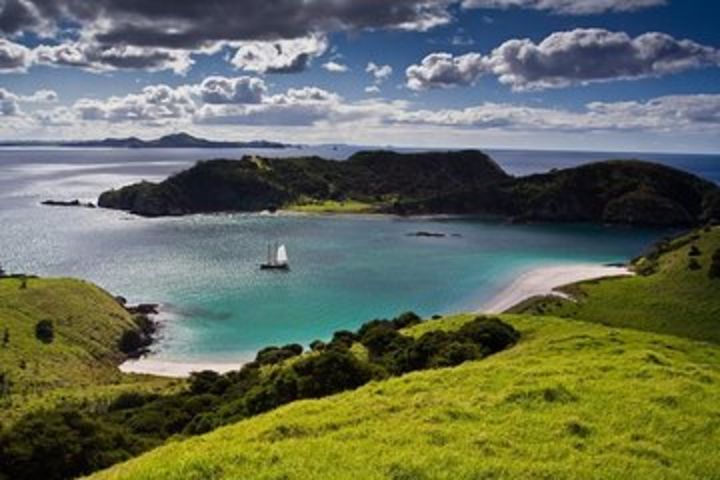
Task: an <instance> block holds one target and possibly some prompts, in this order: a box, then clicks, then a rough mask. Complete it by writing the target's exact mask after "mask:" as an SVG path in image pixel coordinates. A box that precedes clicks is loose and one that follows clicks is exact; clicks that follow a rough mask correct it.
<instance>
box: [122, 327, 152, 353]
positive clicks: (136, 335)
mask: <svg viewBox="0 0 720 480" xmlns="http://www.w3.org/2000/svg"><path fill="white" fill-rule="evenodd" d="M147 343H148V341H147V339H146V338H145V336H144V335H142V334H141V333H140V332H139V331H137V330H126V331H125V332H123V334H122V336H121V337H120V340H119V341H118V348H119V349H120V351H121V352H122V353H124V354H126V355H130V354H134V353H138V352H139V351H141V350H142V349H143V347H145V346H146V345H147Z"/></svg>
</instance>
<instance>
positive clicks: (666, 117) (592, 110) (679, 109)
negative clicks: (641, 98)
mask: <svg viewBox="0 0 720 480" xmlns="http://www.w3.org/2000/svg"><path fill="white" fill-rule="evenodd" d="M391 122H393V123H400V124H411V125H433V126H441V127H459V128H472V129H502V130H521V131H564V132H589V131H622V132H626V131H630V130H640V131H656V132H671V131H672V132H676V131H687V132H695V133H697V132H701V131H716V132H718V133H720V95H717V94H698V95H673V96H664V97H658V98H654V99H651V100H648V101H646V102H634V101H631V102H593V103H589V104H587V105H586V106H585V109H584V110H583V111H579V112H577V111H571V110H565V109H553V108H545V107H534V106H525V105H513V104H507V103H491V102H488V103H483V104H481V105H476V106H472V107H468V108H463V109H440V110H416V111H408V110H406V111H401V112H397V114H396V115H394V116H393V118H392V119H391Z"/></svg>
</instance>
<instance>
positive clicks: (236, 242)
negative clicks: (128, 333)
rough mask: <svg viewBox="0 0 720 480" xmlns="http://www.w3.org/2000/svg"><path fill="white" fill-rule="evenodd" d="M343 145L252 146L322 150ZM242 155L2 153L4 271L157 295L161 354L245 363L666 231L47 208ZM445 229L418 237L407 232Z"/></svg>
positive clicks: (519, 156)
mask: <svg viewBox="0 0 720 480" xmlns="http://www.w3.org/2000/svg"><path fill="white" fill-rule="evenodd" d="M352 151H353V149H351V148H349V147H332V146H326V147H318V148H304V149H302V150H296V149H286V150H262V151H255V153H260V154H263V155H268V156H279V155H284V156H287V155H297V154H319V155H323V156H326V157H332V158H336V159H342V158H345V157H346V156H347V155H349V154H350V153H352ZM244 153H248V151H247V150H187V149H182V150H172V149H168V150H122V149H118V150H100V149H97V150H96V149H81V150H75V149H0V265H2V266H3V267H4V268H5V269H6V270H9V271H15V272H26V273H34V274H38V275H48V276H72V277H80V278H85V279H88V280H91V281H93V282H96V283H98V284H99V285H101V286H102V287H104V288H106V289H107V290H109V291H110V292H112V293H113V294H116V295H123V296H125V297H127V298H128V299H129V300H130V301H131V302H158V303H161V304H163V308H164V310H165V318H167V322H166V324H165V326H164V328H163V331H162V340H161V341H160V342H159V344H157V345H156V347H155V348H156V352H155V355H156V358H157V359H159V360H166V361H183V362H192V361H197V362H219V361H235V360H237V361H240V360H246V359H248V358H250V357H251V356H252V352H254V351H255V350H257V349H258V348H260V347H263V346H266V345H270V344H283V343H287V342H300V343H308V342H309V341H311V340H313V339H315V338H321V339H326V338H328V336H330V335H331V334H332V332H333V331H335V330H338V329H343V328H354V327H357V326H358V325H359V324H360V323H362V322H364V321H367V320H369V319H373V318H378V317H387V316H394V315H396V314H398V313H400V312H403V311H406V310H414V311H416V312H418V313H419V314H422V315H431V314H435V313H449V312H457V311H466V310H473V309H477V308H478V307H480V306H481V305H482V304H483V303H484V302H487V301H488V300H490V299H491V298H492V297H493V296H494V295H495V294H496V293H497V292H499V291H500V290H502V289H503V288H504V287H506V286H507V285H508V284H509V283H510V282H511V281H512V279H513V278H515V277H516V276H517V275H519V274H521V273H523V272H526V271H528V270H530V269H533V268H537V267H541V266H548V265H559V264H571V263H597V264H601V263H608V262H622V261H626V260H628V259H629V258H630V257H632V256H634V255H637V254H639V253H641V252H642V251H643V249H644V248H645V247H647V246H648V245H649V244H650V243H651V242H653V241H654V240H656V239H658V238H660V237H661V236H664V235H667V234H669V233H670V232H669V231H667V230H656V229H639V228H622V227H604V226H588V225H506V224H503V223H498V222H489V221H481V220H472V219H449V218H434V219H432V218H424V219H400V218H395V217H385V216H383V217H369V216H353V217H347V216H299V215H279V216H265V215H259V214H258V215H255V214H254V215H248V214H218V215H196V216H189V217H182V218H161V219H143V218H139V217H134V216H131V215H128V214H126V213H123V212H117V211H110V210H104V209H84V208H59V207H43V206H40V205H39V202H40V201H42V200H45V199H61V200H69V199H75V198H79V199H81V200H85V201H95V200H96V198H97V196H98V194H99V193H100V192H102V191H103V190H105V189H108V188H112V187H117V186H121V185H124V184H127V183H130V182H135V181H138V180H141V179H146V180H160V179H162V178H164V177H165V176H167V175H168V174H171V173H173V172H176V171H179V170H182V169H184V168H186V167H188V166H189V165H191V164H192V163H194V162H195V161H196V160H199V159H207V158H237V157H240V156H242V155H243V154H244ZM489 153H490V154H491V155H492V156H493V157H494V158H496V160H497V161H498V162H499V163H500V164H501V166H503V167H504V168H505V169H506V170H507V171H509V172H511V173H514V174H527V173H531V172H540V171H546V170H549V169H550V168H561V167H566V166H571V165H577V164H580V163H584V162H587V161H595V160H601V159H606V158H627V157H629V156H632V157H639V158H646V159H653V160H656V161H661V162H663V163H667V164H669V165H673V166H677V167H679V168H683V169H686V170H689V171H692V172H694V173H697V174H700V175H703V176H705V177H707V178H711V179H713V180H715V181H718V180H720V158H718V157H713V156H698V155H649V154H643V155H642V156H641V155H639V154H609V153H587V152H533V151H511V150H503V151H490V152H489ZM421 230H425V231H432V232H443V233H446V234H447V235H448V236H446V237H444V238H423V237H415V236H411V235H409V234H412V233H414V232H417V231H421ZM270 241H280V242H283V243H285V244H286V245H287V248H288V253H289V256H290V262H291V266H292V270H291V271H290V272H289V273H281V272H267V271H260V270H259V269H258V264H259V263H260V262H261V261H263V260H264V258H265V255H266V249H267V242H270Z"/></svg>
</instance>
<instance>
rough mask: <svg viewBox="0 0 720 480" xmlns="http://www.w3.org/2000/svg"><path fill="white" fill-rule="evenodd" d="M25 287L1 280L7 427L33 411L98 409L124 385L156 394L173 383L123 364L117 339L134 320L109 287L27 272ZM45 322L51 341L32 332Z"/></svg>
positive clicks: (1, 400)
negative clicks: (75, 407) (51, 333)
mask: <svg viewBox="0 0 720 480" xmlns="http://www.w3.org/2000/svg"><path fill="white" fill-rule="evenodd" d="M21 287H22V280H20V279H16V278H0V373H2V374H4V375H5V377H6V378H7V381H8V383H9V394H8V393H7V392H5V395H2V394H0V408H1V409H2V411H3V416H2V419H0V421H1V422H2V424H3V425H9V424H10V423H12V422H13V421H14V420H16V419H17V418H19V417H20V416H21V415H24V414H28V413H32V412H33V411H35V410H40V409H51V408H55V407H57V406H60V405H65V406H67V405H78V406H79V407H88V408H94V406H97V405H101V404H106V403H108V402H109V401H110V400H111V399H112V398H114V397H115V396H117V395H118V394H119V393H121V392H123V391H129V390H144V391H157V392H159V391H160V390H163V389H166V388H167V387H168V385H171V384H172V383H173V382H172V381H170V380H167V379H158V378H153V377H150V376H136V375H125V374H123V373H121V372H120V371H119V370H118V368H117V364H118V363H119V362H120V361H122V360H123V359H124V358H125V357H124V355H123V354H122V353H121V352H120V351H119V349H118V340H119V339H120V336H121V335H122V333H123V332H124V331H125V330H128V329H130V328H133V326H134V325H135V324H134V322H133V320H132V318H131V316H130V315H129V314H128V313H127V312H126V311H125V309H124V308H122V307H121V306H120V305H119V304H118V303H117V302H116V301H115V299H114V298H113V297H112V296H111V295H110V294H108V293H107V292H105V291H104V290H102V289H100V288H98V287H96V286H95V285H93V284H91V283H88V282H84V281H80V280H73V279H49V278H30V279H27V280H26V288H21ZM40 320H50V321H52V323H53V326H54V333H55V335H54V339H53V340H52V342H51V343H44V342H42V341H40V340H39V339H38V338H36V336H35V325H36V324H37V322H38V321H40ZM6 329H7V332H8V334H9V340H8V342H7V344H5V343H4V341H3V337H4V332H5V330H6ZM175 383H177V382H175Z"/></svg>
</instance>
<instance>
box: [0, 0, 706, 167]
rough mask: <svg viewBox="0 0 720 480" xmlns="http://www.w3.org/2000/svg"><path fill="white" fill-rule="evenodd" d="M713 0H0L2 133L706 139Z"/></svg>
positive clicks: (373, 140) (453, 140)
mask: <svg viewBox="0 0 720 480" xmlns="http://www.w3.org/2000/svg"><path fill="white" fill-rule="evenodd" d="M719 24H720V2H717V1H716V0H693V1H688V0H393V1H386V0H244V1H236V0H203V1H194V0H187V1H183V2H174V1H161V0H85V1H83V0H0V139H2V140H27V139H66V140H69V139H95V138H105V137H125V136H138V137H141V138H152V137H157V136H159V135H164V134H169V133H177V132H181V131H184V132H189V133H191V134H194V135H197V136H203V137H206V138H210V139H217V140H255V139H266V140H274V141H283V142H292V143H310V144H312V143H350V144H361V145H381V146H386V145H387V146H405V147H448V148H461V147H463V148H464V147H476V148H523V149H524V148H528V149H578V150H606V151H653V152H688V153H691V152H698V153H701V152H704V153H708V152H709V153H717V152H720V68H719V67H720V28H718V25H719Z"/></svg>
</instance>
